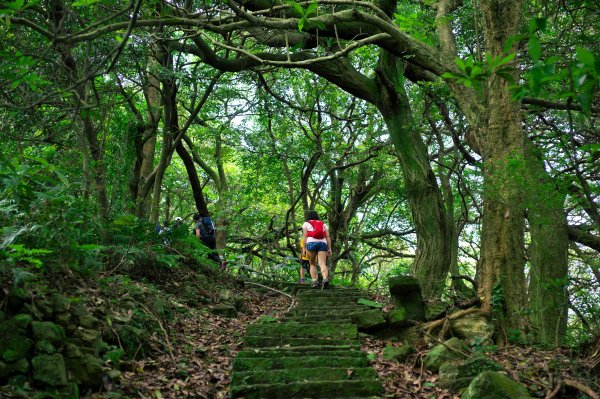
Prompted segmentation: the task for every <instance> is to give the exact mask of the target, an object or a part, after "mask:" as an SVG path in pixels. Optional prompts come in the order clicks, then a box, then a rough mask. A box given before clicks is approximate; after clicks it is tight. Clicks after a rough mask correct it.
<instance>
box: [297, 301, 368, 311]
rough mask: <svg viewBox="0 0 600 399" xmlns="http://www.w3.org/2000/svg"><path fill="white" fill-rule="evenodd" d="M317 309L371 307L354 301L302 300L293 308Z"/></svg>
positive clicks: (332, 309)
mask: <svg viewBox="0 0 600 399" xmlns="http://www.w3.org/2000/svg"><path fill="white" fill-rule="evenodd" d="M308 309H310V310H317V311H319V312H333V311H336V310H341V311H345V310H353V309H356V310H361V309H370V308H369V307H368V306H365V305H360V304H357V303H352V302H342V303H338V304H335V303H318V302H308V303H306V304H304V303H302V302H300V303H299V304H298V306H296V307H295V308H294V309H293V310H308Z"/></svg>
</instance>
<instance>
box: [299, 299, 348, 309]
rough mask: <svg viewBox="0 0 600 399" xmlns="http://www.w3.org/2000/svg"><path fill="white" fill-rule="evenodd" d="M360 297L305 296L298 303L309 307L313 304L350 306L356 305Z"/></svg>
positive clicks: (319, 305)
mask: <svg viewBox="0 0 600 399" xmlns="http://www.w3.org/2000/svg"><path fill="white" fill-rule="evenodd" d="M357 300H358V299H354V298H343V299H341V298H328V297H321V298H303V299H301V300H300V301H299V303H298V305H299V306H303V307H308V306H312V307H315V306H316V307H324V306H327V307H333V306H350V305H354V306H356V305H357V303H356V301H357Z"/></svg>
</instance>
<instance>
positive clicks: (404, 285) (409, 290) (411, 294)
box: [389, 276, 425, 321]
mask: <svg viewBox="0 0 600 399" xmlns="http://www.w3.org/2000/svg"><path fill="white" fill-rule="evenodd" d="M389 288H390V294H391V296H392V300H393V302H394V305H395V308H396V309H400V308H403V309H404V311H405V312H406V319H407V320H416V321H425V310H424V307H423V300H422V298H421V287H420V286H419V282H418V281H417V279H416V278H414V277H411V276H395V277H390V278H389Z"/></svg>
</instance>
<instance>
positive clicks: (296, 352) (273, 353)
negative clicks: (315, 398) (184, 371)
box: [237, 346, 366, 359]
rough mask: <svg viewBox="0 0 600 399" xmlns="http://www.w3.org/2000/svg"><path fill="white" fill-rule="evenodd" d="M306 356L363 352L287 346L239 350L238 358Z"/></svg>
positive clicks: (325, 347) (337, 348)
mask: <svg viewBox="0 0 600 399" xmlns="http://www.w3.org/2000/svg"><path fill="white" fill-rule="evenodd" d="M307 356H328V357H365V356H366V355H365V353H364V352H361V351H360V350H355V349H350V348H349V347H347V348H343V347H339V346H310V347H289V348H269V349H254V350H242V351H239V352H238V354H237V357H239V358H274V359H279V358H282V357H307Z"/></svg>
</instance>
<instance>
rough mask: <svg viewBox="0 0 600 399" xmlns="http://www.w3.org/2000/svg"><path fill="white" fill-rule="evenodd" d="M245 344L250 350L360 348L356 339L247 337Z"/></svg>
mask: <svg viewBox="0 0 600 399" xmlns="http://www.w3.org/2000/svg"><path fill="white" fill-rule="evenodd" d="M244 344H245V345H246V346H247V347H248V348H268V347H274V346H275V347H276V346H280V347H281V346H311V345H350V346H353V347H357V348H360V342H359V341H358V340H356V339H333V338H290V337H268V336H255V335H246V336H245V337H244Z"/></svg>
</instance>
